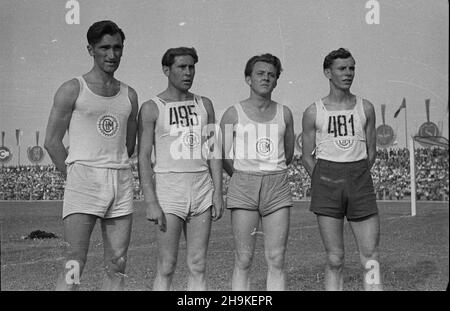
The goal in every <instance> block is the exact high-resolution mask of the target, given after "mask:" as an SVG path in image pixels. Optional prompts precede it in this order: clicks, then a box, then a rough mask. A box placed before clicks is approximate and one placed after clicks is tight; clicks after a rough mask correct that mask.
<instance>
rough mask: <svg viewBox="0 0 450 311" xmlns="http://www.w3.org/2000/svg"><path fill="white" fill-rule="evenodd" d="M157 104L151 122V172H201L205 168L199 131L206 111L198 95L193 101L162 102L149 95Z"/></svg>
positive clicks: (202, 126)
mask: <svg viewBox="0 0 450 311" xmlns="http://www.w3.org/2000/svg"><path fill="white" fill-rule="evenodd" d="M152 100H153V102H154V103H155V104H156V105H157V106H158V112H159V116H158V119H157V120H156V124H155V142H154V143H155V167H154V168H153V170H154V171H155V173H168V172H201V171H206V170H208V164H207V162H206V157H205V152H206V150H205V149H204V146H205V142H206V137H205V136H204V135H203V133H202V130H203V128H204V126H206V124H207V122H208V113H207V112H206V109H205V107H204V105H203V100H202V97H201V96H198V95H194V98H193V100H188V101H175V102H167V103H166V102H164V101H163V100H162V99H161V98H159V97H157V96H156V97H154V98H152Z"/></svg>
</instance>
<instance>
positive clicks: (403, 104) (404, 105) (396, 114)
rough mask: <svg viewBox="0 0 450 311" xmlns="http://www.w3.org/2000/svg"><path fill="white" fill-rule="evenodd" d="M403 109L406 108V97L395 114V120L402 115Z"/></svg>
mask: <svg viewBox="0 0 450 311" xmlns="http://www.w3.org/2000/svg"><path fill="white" fill-rule="evenodd" d="M403 108H406V99H405V98H404V97H403V100H402V104H401V105H400V107H398V109H397V111H396V112H395V114H394V118H397V116H398V114H399V113H400V111H401V110H402V109H403Z"/></svg>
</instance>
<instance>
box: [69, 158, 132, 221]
mask: <svg viewBox="0 0 450 311" xmlns="http://www.w3.org/2000/svg"><path fill="white" fill-rule="evenodd" d="M133 179H134V177H133V173H132V172H131V169H111V168H96V167H91V166H86V165H81V164H77V163H74V164H70V165H69V166H68V167H67V182H66V187H65V191H64V203H63V219H64V218H65V217H67V216H68V215H70V214H75V213H82V214H91V215H96V216H98V217H101V218H116V217H120V216H125V215H128V214H131V213H133V211H134V207H133Z"/></svg>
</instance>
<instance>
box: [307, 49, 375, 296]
mask: <svg viewBox="0 0 450 311" xmlns="http://www.w3.org/2000/svg"><path fill="white" fill-rule="evenodd" d="M323 69H324V74H325V76H326V77H327V78H328V80H329V83H330V93H329V94H328V96H326V97H325V98H323V99H320V100H318V101H317V102H315V103H314V104H312V105H310V106H309V107H308V108H307V109H306V111H305V113H304V114H303V137H302V139H303V157H302V160H303V164H304V166H305V168H306V169H307V171H308V173H309V175H310V176H311V184H312V193H311V208H310V209H311V211H312V212H314V213H315V214H316V215H317V220H318V224H319V230H320V234H321V237H322V242H323V244H324V246H325V251H326V255H327V261H326V270H325V288H326V289H327V290H342V289H343V273H342V271H343V264H344V241H343V224H344V217H347V220H348V222H349V224H350V227H351V229H352V231H353V235H354V237H355V239H356V243H357V245H358V249H359V254H360V259H361V263H362V265H363V267H364V268H365V275H364V287H365V289H366V290H381V289H382V285H381V281H380V273H379V264H378V253H377V248H378V243H379V235H380V225H379V217H378V208H377V205H376V200H375V192H374V189H373V182H372V177H371V174H370V168H371V167H372V165H373V163H374V162H375V156H376V137H375V112H374V108H373V105H372V104H371V103H370V102H369V101H367V100H366V99H362V98H361V97H359V96H356V95H354V94H352V93H351V92H350V87H351V85H352V82H353V78H354V74H355V60H354V58H353V57H352V55H351V54H350V52H349V51H348V50H346V49H343V48H340V49H338V50H336V51H332V52H331V53H329V54H328V55H327V56H326V57H325V60H324V64H323Z"/></svg>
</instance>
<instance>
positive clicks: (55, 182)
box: [0, 148, 449, 201]
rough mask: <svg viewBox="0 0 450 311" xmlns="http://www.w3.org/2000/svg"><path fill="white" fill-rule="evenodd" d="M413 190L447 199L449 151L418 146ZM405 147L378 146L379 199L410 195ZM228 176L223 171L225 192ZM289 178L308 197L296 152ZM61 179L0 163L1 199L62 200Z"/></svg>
mask: <svg viewBox="0 0 450 311" xmlns="http://www.w3.org/2000/svg"><path fill="white" fill-rule="evenodd" d="M415 161H416V193H417V199H418V200H428V201H448V199H449V193H448V192H449V174H448V173H449V153H448V150H444V149H439V148H418V149H416V154H415ZM132 168H133V174H134V176H135V178H134V197H135V199H137V200H141V199H143V195H142V191H141V189H140V186H139V178H138V173H137V165H136V163H135V162H132ZM409 174H410V173H409V151H408V149H406V148H404V149H389V150H386V149H379V150H378V151H377V158H376V161H375V164H374V166H373V168H372V177H373V181H374V187H375V192H376V195H377V199H379V200H402V199H404V198H405V197H409V196H410V195H411V189H410V178H409V176H410V175H409ZM228 180H229V177H228V176H227V175H226V174H224V185H225V187H224V194H225V193H226V189H227V187H226V186H227V184H228ZM289 180H290V185H291V191H292V195H293V197H294V198H295V199H305V198H308V197H309V196H310V191H311V180H310V178H309V176H308V174H307V173H306V170H305V168H304V167H303V165H302V164H301V158H300V156H298V155H296V156H295V157H294V160H293V162H292V164H291V165H290V166H289ZM63 193H64V179H63V178H62V176H61V174H60V173H59V172H58V171H57V170H56V169H55V167H54V166H53V165H30V166H2V167H1V168H0V200H61V199H62V198H63Z"/></svg>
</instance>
